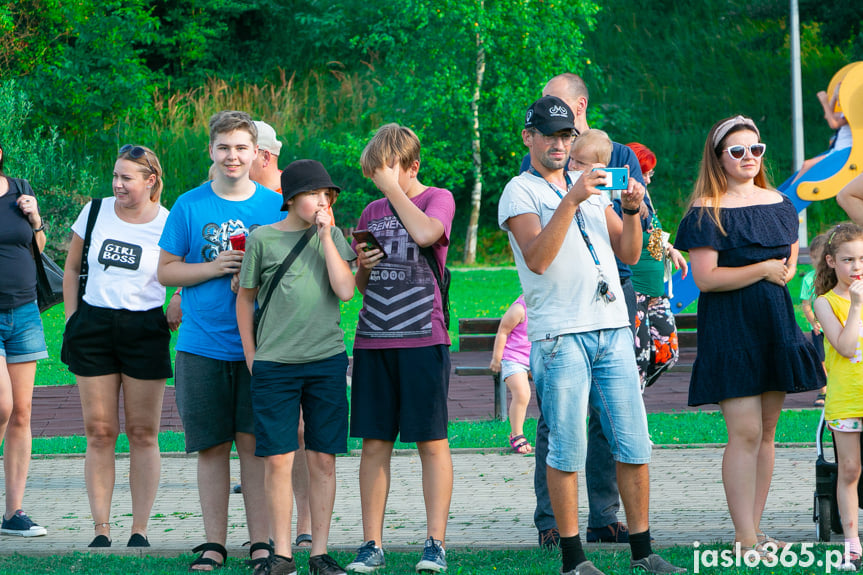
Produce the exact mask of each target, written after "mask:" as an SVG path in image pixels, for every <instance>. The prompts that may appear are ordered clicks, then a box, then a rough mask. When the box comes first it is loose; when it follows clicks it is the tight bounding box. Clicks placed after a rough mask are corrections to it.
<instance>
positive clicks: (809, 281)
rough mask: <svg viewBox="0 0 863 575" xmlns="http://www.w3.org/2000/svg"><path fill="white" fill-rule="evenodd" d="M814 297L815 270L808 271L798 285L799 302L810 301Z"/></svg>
mask: <svg viewBox="0 0 863 575" xmlns="http://www.w3.org/2000/svg"><path fill="white" fill-rule="evenodd" d="M814 297H815V270H809V271H808V272H806V275H805V276H803V282H802V283H801V284H800V301H806V300H810V301H812V299H813V298H814Z"/></svg>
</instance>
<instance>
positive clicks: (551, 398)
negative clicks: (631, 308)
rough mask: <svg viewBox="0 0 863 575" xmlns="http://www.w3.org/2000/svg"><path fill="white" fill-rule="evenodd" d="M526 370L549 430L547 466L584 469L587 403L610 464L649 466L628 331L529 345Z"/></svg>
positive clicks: (571, 336) (644, 417) (648, 444)
mask: <svg viewBox="0 0 863 575" xmlns="http://www.w3.org/2000/svg"><path fill="white" fill-rule="evenodd" d="M530 365H531V368H532V371H533V379H534V383H535V384H536V392H537V395H539V397H540V403H541V405H542V415H543V418H544V419H545V422H546V424H547V425H548V430H549V431H548V458H547V459H546V463H547V464H548V465H549V466H551V467H553V468H555V469H559V470H561V471H566V472H573V471H582V470H583V469H584V464H585V457H586V455H587V426H586V423H585V422H586V420H587V411H588V402H589V403H590V405H591V406H593V407H595V408H596V409H597V410H598V412H599V415H600V423H601V424H602V431H603V433H604V435H605V437H606V438H608V444H609V446H610V447H611V454H612V456H613V457H614V460H615V461H619V462H621V463H631V464H642V463H648V462H650V451H651V442H650V436H649V434H648V430H647V415H646V414H645V411H644V402H643V400H642V398H641V386H640V385H639V378H638V368H637V367H636V363H635V352H634V348H633V343H632V332H631V331H630V330H629V328H628V327H623V328H618V329H608V330H596V331H589V332H585V333H570V334H564V335H560V336H557V337H555V338H552V339H546V340H539V341H535V342H533V346H532V349H531V353H530Z"/></svg>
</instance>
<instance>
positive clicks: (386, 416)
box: [351, 344, 450, 443]
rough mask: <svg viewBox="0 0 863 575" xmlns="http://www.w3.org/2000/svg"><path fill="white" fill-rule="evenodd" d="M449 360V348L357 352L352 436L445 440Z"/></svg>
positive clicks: (439, 346)
mask: <svg viewBox="0 0 863 575" xmlns="http://www.w3.org/2000/svg"><path fill="white" fill-rule="evenodd" d="M449 372H450V358H449V348H448V347H447V346H446V345H443V344H440V345H432V346H428V347H416V348H395V349H356V348H354V368H353V374H352V378H351V437H360V438H363V439H380V440H383V441H395V440H396V437H400V439H401V441H403V442H406V443H413V442H417V441H436V440H439V439H446V437H447V422H448V421H449V414H448V412H447V403H446V402H447V394H448V392H449Z"/></svg>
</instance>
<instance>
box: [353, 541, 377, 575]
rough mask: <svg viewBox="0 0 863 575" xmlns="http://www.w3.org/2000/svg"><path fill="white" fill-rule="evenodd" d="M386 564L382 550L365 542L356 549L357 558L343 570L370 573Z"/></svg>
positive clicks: (369, 542) (372, 542)
mask: <svg viewBox="0 0 863 575" xmlns="http://www.w3.org/2000/svg"><path fill="white" fill-rule="evenodd" d="M385 564H386V561H385V560H384V550H383V549H381V548H380V547H378V546H377V545H375V542H374V541H366V542H365V543H363V546H362V547H360V548H359V549H357V557H356V559H354V560H353V562H352V563H350V564H349V565H348V566H347V567H345V569H347V570H348V571H353V572H354V573H371V572H372V571H374V570H375V569H380V568H381V567H383V566H384V565H385Z"/></svg>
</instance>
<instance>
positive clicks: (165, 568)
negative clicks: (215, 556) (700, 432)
mask: <svg viewBox="0 0 863 575" xmlns="http://www.w3.org/2000/svg"><path fill="white" fill-rule="evenodd" d="M454 544H455V543H454ZM728 548H729V546H724V545H703V546H700V547H699V548H698V551H699V553H701V554H703V553H704V552H705V551H706V550H724V549H728ZM836 548H837V547H836V546H835V545H834V546H832V547H829V546H826V545H817V546H815V547H813V548H812V549H811V552H812V556H813V559H814V560H816V561H819V560H821V561H823V560H824V559H825V558H826V554H827V551H828V549H829V550H835V549H836ZM792 549H793V551H794V552H795V553H796V552H797V551H799V550H800V548H799V546H797V545H795V546H794V547H793V548H792ZM659 552H660V554H661V555H662V556H663V557H665V558H666V559H668V560H669V561H671V562H672V563H674V564H676V565H679V566H681V567H686V568H687V569H689V570H690V571H689V572H690V573H691V572H693V568H694V558H695V554H694V550H693V549H692V548H690V547H686V546H675V547H670V548H667V549H662V550H660V551H659ZM331 555H332V556H333V557H334V558H335V559H336V560H337V561H338V562H339V563H340V564H342V565H344V564H345V563H348V562H350V561H351V559H353V553H348V552H339V551H334V552H331ZM587 556H588V558H589V559H590V560H591V561H592V562H593V563H594V564H595V565H596V566H597V567H598V568H599V569H601V570H602V571H603V572H605V573H607V574H608V575H617V574H626V575H629V574H630V573H631V571H630V569H629V559H630V554H629V550H628V549H627V548H625V547H624V548H622V549H620V550H613V551H611V550H607V549H593V548H590V549H588V550H587ZM296 557H297V562H298V568H299V570H300V572H304V570H305V569H306V564H307V563H306V562H307V561H308V559H307V557H306V554H305V553H298V554H297V555H296ZM418 557H419V549H418V550H417V551H411V552H392V551H389V552H387V564H386V568H384V569H381V570H380V571H377V573H380V574H381V575H388V574H394V573H413V571H414V565H415V564H416V561H417V559H418ZM789 557H790V555H789ZM191 560H192V556H191V555H181V556H179V557H126V556H118V555H111V554H110V553H108V554H102V553H94V554H87V553H71V554H68V555H52V556H49V557H25V556H22V555H17V554H16V555H5V556H0V572H2V573H4V574H8V575H17V574H21V575H24V574H27V575H30V574H33V573H99V574H100V575H115V574H117V575H118V574H120V573H123V574H126V573H142V574H156V573H181V572H185V571H186V569H187V568H188V565H189V563H190V562H191ZM447 563H448V565H449V570H448V571H447V573H451V574H453V575H467V574H484V573H487V574H495V575H501V574H502V575H509V574H516V573H517V574H523V575H540V574H542V575H545V574H547V573H558V572H559V571H560V554H559V553H558V552H557V551H555V552H547V551H543V550H541V549H529V550H521V551H516V550H502V551H487V550H472V549H458V548H453V549H451V550H449V551H448V552H447ZM814 567H815V566H814V565H813V566H812V567H809V568H804V567H794V568H788V567H781V566H777V567H772V568H771V567H761V568H758V569H757V570H753V569H752V568H748V567H744V566H741V567H740V568H730V569H729V568H721V567H704V566H701V567H700V572H701V573H728V574H732V575H743V574H747V575H748V574H751V573H753V572H757V573H771V574H783V575H784V574H789V575H790V574H803V573H806V574H809V573H813V572H824V568H819V569H814ZM834 570H835V568H834ZM219 572H220V573H223V574H225V575H231V574H234V573H235V574H238V575H239V574H241V573H242V574H248V573H249V569H248V567H246V566H245V565H243V564H242V563H241V561H240V560H238V559H237V558H231V559H229V560H228V564H227V565H226V566H225V568H224V569H222V570H220V571H219Z"/></svg>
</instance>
